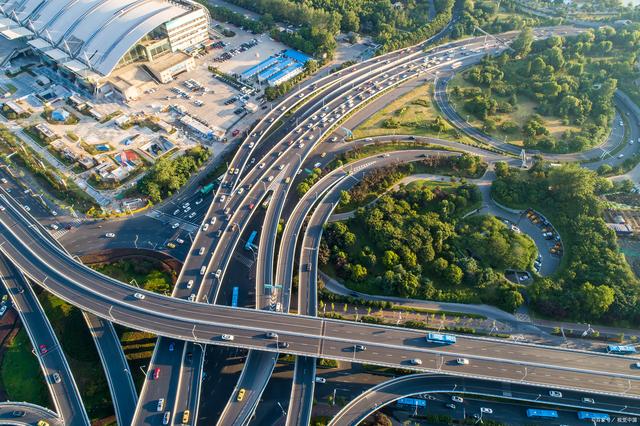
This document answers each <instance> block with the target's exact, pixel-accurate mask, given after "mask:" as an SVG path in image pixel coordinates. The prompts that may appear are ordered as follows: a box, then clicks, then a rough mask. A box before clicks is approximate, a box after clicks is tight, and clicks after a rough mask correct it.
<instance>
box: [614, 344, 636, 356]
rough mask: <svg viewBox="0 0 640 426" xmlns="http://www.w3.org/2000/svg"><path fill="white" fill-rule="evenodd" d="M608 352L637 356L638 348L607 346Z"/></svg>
mask: <svg viewBox="0 0 640 426" xmlns="http://www.w3.org/2000/svg"><path fill="white" fill-rule="evenodd" d="M607 352H610V353H613V354H635V353H636V348H635V346H632V345H609V346H607Z"/></svg>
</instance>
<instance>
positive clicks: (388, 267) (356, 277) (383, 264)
mask: <svg viewBox="0 0 640 426" xmlns="http://www.w3.org/2000/svg"><path fill="white" fill-rule="evenodd" d="M378 175H379V178H376V179H374V177H375V176H373V177H371V178H370V180H369V181H367V180H366V179H363V180H362V181H361V182H360V183H359V184H357V185H356V186H355V187H354V188H353V189H352V190H351V191H350V193H351V194H356V195H357V197H356V198H357V200H358V201H363V202H367V201H368V200H369V198H370V197H368V195H367V194H369V193H370V192H371V188H376V187H377V188H380V189H382V188H385V189H386V188H387V187H388V186H389V185H390V183H389V182H388V179H391V177H392V175H391V173H390V172H389V171H386V172H384V171H381V172H380V173H378ZM391 181H392V182H393V179H391ZM359 186H366V188H359ZM367 188H369V189H367ZM350 197H351V198H354V196H353V195H351V196H350ZM344 198H345V199H348V198H349V197H344ZM481 200H482V196H481V194H480V192H479V190H478V189H477V188H476V187H475V186H474V185H470V184H467V183H464V182H455V181H454V182H440V181H437V182H434V181H429V180H427V181H418V182H415V183H411V184H409V185H407V186H401V187H400V188H399V189H397V190H395V191H392V192H389V193H385V194H383V195H381V196H380V197H379V198H378V199H377V200H376V202H375V203H371V204H368V205H367V206H366V207H364V208H359V209H358V210H356V212H355V214H354V216H353V217H352V218H350V219H347V221H345V222H332V223H329V224H328V225H327V226H326V229H325V232H324V234H323V240H322V242H321V244H320V250H319V253H318V261H319V264H320V267H321V269H322V270H323V271H324V272H326V273H327V274H328V275H330V276H332V277H339V278H340V279H341V280H343V281H344V282H345V284H346V285H347V286H348V287H349V288H350V289H353V290H356V291H359V292H362V293H365V294H372V295H389V296H400V297H411V298H421V299H422V298H423V299H426V300H438V301H444V302H458V303H487V304H491V305H495V306H498V307H500V308H501V309H503V310H505V311H508V312H513V311H514V310H515V309H516V308H517V307H518V306H520V305H521V304H522V303H523V298H522V295H521V294H520V288H519V287H520V286H518V285H517V284H514V283H511V282H509V281H507V280H506V279H505V278H504V275H503V274H502V271H504V270H505V269H511V268H516V269H527V268H528V267H530V266H531V265H532V264H533V260H534V258H535V253H536V248H535V244H534V243H533V242H532V241H531V240H530V239H529V238H528V237H527V236H524V235H520V234H517V233H516V232H514V231H512V230H511V229H510V228H508V227H507V226H505V225H504V224H503V223H502V222H500V221H499V220H497V219H496V218H493V217H489V216H480V217H470V218H465V214H466V213H467V212H469V211H473V210H476V209H477V208H478V207H479V203H480V202H481ZM343 201H344V200H343ZM348 202H351V200H348Z"/></svg>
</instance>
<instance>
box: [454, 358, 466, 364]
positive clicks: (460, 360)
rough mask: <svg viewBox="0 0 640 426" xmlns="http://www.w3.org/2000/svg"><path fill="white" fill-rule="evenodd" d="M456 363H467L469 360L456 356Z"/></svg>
mask: <svg viewBox="0 0 640 426" xmlns="http://www.w3.org/2000/svg"><path fill="white" fill-rule="evenodd" d="M456 363H457V364H458V365H469V360H468V359H467V358H458V359H456Z"/></svg>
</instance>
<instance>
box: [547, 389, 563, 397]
mask: <svg viewBox="0 0 640 426" xmlns="http://www.w3.org/2000/svg"><path fill="white" fill-rule="evenodd" d="M549 396H552V397H554V398H562V392H560V391H557V390H550V391H549Z"/></svg>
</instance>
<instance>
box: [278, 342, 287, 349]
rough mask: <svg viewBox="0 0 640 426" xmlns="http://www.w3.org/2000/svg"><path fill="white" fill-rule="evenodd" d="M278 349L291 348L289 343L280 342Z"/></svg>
mask: <svg viewBox="0 0 640 426" xmlns="http://www.w3.org/2000/svg"><path fill="white" fill-rule="evenodd" d="M278 347H279V348H282V349H287V348H288V347H289V342H278Z"/></svg>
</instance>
